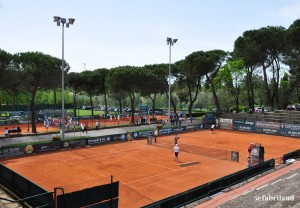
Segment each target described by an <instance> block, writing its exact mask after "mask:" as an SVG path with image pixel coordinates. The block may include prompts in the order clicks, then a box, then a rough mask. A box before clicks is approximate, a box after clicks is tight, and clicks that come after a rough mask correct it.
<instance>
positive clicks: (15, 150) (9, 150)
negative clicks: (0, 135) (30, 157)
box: [0, 146, 25, 158]
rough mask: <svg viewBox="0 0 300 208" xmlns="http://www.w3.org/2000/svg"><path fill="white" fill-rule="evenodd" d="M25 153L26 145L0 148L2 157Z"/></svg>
mask: <svg viewBox="0 0 300 208" xmlns="http://www.w3.org/2000/svg"><path fill="white" fill-rule="evenodd" d="M24 154H25V146H19V147H4V148H0V157H1V158H2V157H12V156H20V155H24Z"/></svg>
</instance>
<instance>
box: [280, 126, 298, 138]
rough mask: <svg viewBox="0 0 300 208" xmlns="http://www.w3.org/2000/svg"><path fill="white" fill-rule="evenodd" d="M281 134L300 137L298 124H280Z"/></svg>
mask: <svg viewBox="0 0 300 208" xmlns="http://www.w3.org/2000/svg"><path fill="white" fill-rule="evenodd" d="M281 134H282V135H285V136H292V137H300V125H299V124H281Z"/></svg>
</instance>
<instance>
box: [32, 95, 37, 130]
mask: <svg viewBox="0 0 300 208" xmlns="http://www.w3.org/2000/svg"><path fill="white" fill-rule="evenodd" d="M35 95H36V91H34V92H32V97H31V101H30V110H31V129H32V131H31V132H32V133H37V131H36V124H35V117H36V116H35V103H34V99H35Z"/></svg>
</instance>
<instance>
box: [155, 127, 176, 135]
mask: <svg viewBox="0 0 300 208" xmlns="http://www.w3.org/2000/svg"><path fill="white" fill-rule="evenodd" d="M172 132H173V129H172V128H166V129H160V130H159V133H158V134H159V135H166V134H171V133H172Z"/></svg>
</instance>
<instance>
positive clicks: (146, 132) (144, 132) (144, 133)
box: [139, 131, 154, 138]
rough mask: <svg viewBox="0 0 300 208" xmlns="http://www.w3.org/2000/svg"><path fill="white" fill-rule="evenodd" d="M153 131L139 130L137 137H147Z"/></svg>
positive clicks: (151, 134)
mask: <svg viewBox="0 0 300 208" xmlns="http://www.w3.org/2000/svg"><path fill="white" fill-rule="evenodd" d="M153 134H154V132H153V131H141V132H139V138H147V137H148V136H149V135H150V136H153Z"/></svg>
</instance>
